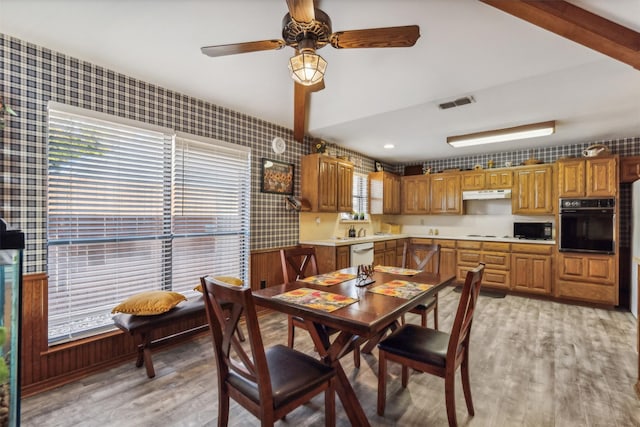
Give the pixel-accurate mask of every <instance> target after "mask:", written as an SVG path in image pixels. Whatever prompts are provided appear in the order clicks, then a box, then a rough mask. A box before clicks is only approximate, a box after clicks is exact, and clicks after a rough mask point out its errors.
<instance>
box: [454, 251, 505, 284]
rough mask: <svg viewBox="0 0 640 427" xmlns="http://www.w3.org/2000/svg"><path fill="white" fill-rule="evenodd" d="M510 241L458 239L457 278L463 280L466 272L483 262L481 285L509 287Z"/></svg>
mask: <svg viewBox="0 0 640 427" xmlns="http://www.w3.org/2000/svg"><path fill="white" fill-rule="evenodd" d="M510 246H511V244H510V243H502V242H479V241H472V240H459V241H458V249H457V260H458V274H457V276H458V280H459V281H464V279H465V277H466V276H467V272H468V271H469V270H471V269H473V268H475V267H477V266H478V263H480V262H483V263H484V264H485V268H484V274H483V276H482V286H483V287H490V288H496V289H509V285H510V281H511V254H510Z"/></svg>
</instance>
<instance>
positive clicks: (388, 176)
mask: <svg viewBox="0 0 640 427" xmlns="http://www.w3.org/2000/svg"><path fill="white" fill-rule="evenodd" d="M369 213H371V214H399V213H400V177H399V176H398V175H396V174H393V173H390V172H370V173H369Z"/></svg>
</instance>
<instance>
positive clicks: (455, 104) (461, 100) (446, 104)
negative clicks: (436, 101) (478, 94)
mask: <svg viewBox="0 0 640 427" xmlns="http://www.w3.org/2000/svg"><path fill="white" fill-rule="evenodd" d="M472 102H476V100H475V99H473V96H465V97H463V98H458V99H456V100H455V101H449V102H443V103H442V104H440V105H439V107H440V109H441V110H446V109H447V108H453V107H460V106H461V105H467V104H471V103H472Z"/></svg>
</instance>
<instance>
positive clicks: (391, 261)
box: [373, 240, 402, 267]
mask: <svg viewBox="0 0 640 427" xmlns="http://www.w3.org/2000/svg"><path fill="white" fill-rule="evenodd" d="M396 246H397V241H396V240H384V241H381V242H375V243H374V244H373V265H388V266H392V267H397V266H398V264H397V262H398V256H397V254H396ZM401 262H402V261H401Z"/></svg>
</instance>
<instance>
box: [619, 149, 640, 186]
mask: <svg viewBox="0 0 640 427" xmlns="http://www.w3.org/2000/svg"><path fill="white" fill-rule="evenodd" d="M637 179H640V156H627V157H620V182H621V183H628V182H633V181H635V180H637Z"/></svg>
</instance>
